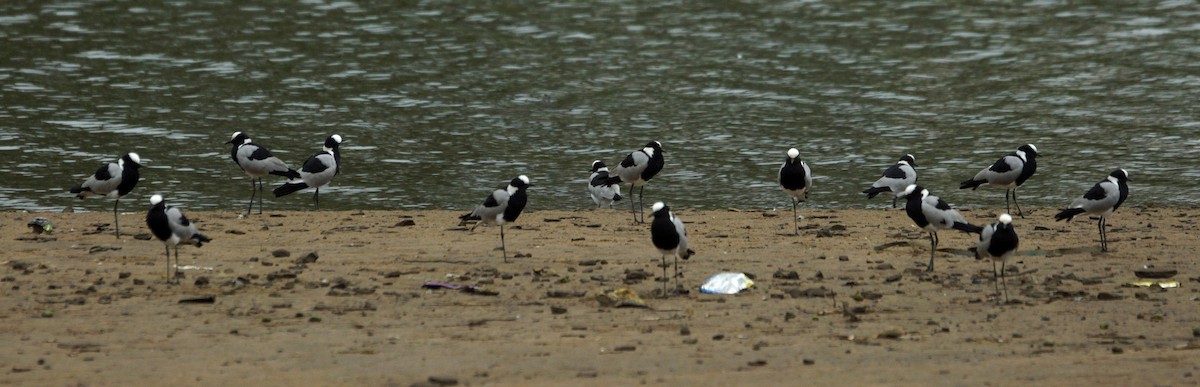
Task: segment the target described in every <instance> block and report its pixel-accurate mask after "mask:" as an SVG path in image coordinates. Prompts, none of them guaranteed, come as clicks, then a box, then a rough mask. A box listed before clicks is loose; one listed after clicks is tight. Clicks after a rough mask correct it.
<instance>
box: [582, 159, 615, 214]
mask: <svg viewBox="0 0 1200 387" xmlns="http://www.w3.org/2000/svg"><path fill="white" fill-rule="evenodd" d="M588 193H589V194H591V195H592V201H594V202H596V207H597V208H604V207H612V205H613V202H615V201H619V200H621V184H620V178H615V179H614V178H613V177H612V176H609V174H608V166H607V165H604V162H603V161H600V160H596V161H593V162H592V175H591V177H589V178H588Z"/></svg>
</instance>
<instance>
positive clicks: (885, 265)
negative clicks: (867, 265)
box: [875, 263, 896, 270]
mask: <svg viewBox="0 0 1200 387" xmlns="http://www.w3.org/2000/svg"><path fill="white" fill-rule="evenodd" d="M895 269H896V267H895V266H892V264H890V263H881V264H878V265H875V270H895Z"/></svg>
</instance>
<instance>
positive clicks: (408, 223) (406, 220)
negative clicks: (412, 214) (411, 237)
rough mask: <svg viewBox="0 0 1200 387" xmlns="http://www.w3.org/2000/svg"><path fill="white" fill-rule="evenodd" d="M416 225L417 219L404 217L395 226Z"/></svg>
mask: <svg viewBox="0 0 1200 387" xmlns="http://www.w3.org/2000/svg"><path fill="white" fill-rule="evenodd" d="M416 225H417V222H416V221H414V220H412V219H404V220H401V221H399V222H396V226H395V227H412V226H416Z"/></svg>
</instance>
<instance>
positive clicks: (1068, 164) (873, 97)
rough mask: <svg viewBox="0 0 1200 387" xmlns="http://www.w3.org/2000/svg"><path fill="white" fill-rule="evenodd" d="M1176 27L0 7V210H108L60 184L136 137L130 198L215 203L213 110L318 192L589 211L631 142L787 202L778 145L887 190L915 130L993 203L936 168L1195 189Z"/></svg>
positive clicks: (734, 202)
mask: <svg viewBox="0 0 1200 387" xmlns="http://www.w3.org/2000/svg"><path fill="white" fill-rule="evenodd" d="M1197 36H1200V7H1198V6H1197V5H1196V4H1194V3H1193V2H1190V1H1163V2H1148V1H1137V2H1107V1H1105V2H1100V1H1097V2H1057V1H1033V2H1021V3H1013V2H979V3H973V4H962V3H960V2H941V1H887V2H875V1H861V2H857V1H830V2H821V1H797V2H775V1H741V2H654V1H603V2H534V1H498V2H492V1H422V2H416V1H399V2H350V1H340V2H339V1H332V2H327V1H299V2H294V1H271V2H261V1H260V2H234V1H204V2H191V1H187V2H184V1H175V2H159V1H140V0H134V1H94V2H93V1H88V2H57V1H55V2H42V1H10V2H0V176H3V180H2V181H0V208H4V209H30V210H54V209H59V208H62V207H64V206H68V205H75V206H76V207H79V208H82V209H88V210H107V209H108V208H110V207H109V205H110V204H109V203H108V202H106V201H103V200H99V199H92V200H88V201H85V202H83V203H79V202H78V201H77V200H75V199H74V198H73V197H72V195H70V194H69V193H67V192H66V188H68V187H70V186H72V185H75V184H78V183H79V182H81V181H82V180H83V178H85V177H86V176H87V175H88V174H90V173H91V172H92V171H94V170H95V169H96V168H97V167H98V166H99V165H100V164H101V163H105V162H110V161H113V160H115V159H116V158H117V156H118V155H120V154H122V153H124V152H128V151H135V152H138V153H139V154H140V155H141V156H142V158H143V159H144V161H145V164H146V168H145V169H143V181H142V183H141V184H140V185H139V186H138V188H137V189H136V190H135V191H134V192H133V194H132V195H131V196H132V197H131V198H129V199H128V200H129V201H130V202H131V204H127V205H126V206H127V207H125V208H126V209H132V208H136V206H138V205H146V206H148V205H149V204H148V201H147V200H148V198H149V196H150V195H152V194H154V193H162V194H164V195H165V196H167V197H168V200H170V201H171V202H172V203H175V204H183V205H185V206H187V207H188V208H192V209H238V208H241V206H244V204H245V200H246V199H247V198H248V196H249V195H248V194H249V193H248V192H247V191H248V190H249V183H248V182H247V178H246V177H245V176H244V175H243V174H242V173H241V171H240V170H238V169H237V167H236V166H235V165H234V164H233V162H232V161H230V160H229V156H228V155H229V149H228V148H227V147H226V146H225V145H223V143H224V142H225V141H227V140H228V139H229V136H230V134H231V133H232V132H234V131H245V132H247V133H249V134H250V135H251V136H253V137H254V139H255V140H256V141H257V142H259V143H261V144H264V145H266V146H268V147H270V148H272V150H274V151H275V152H276V154H277V155H278V156H280V157H281V158H283V159H284V160H285V161H287V162H289V164H291V165H293V166H295V167H298V166H299V164H300V163H301V162H302V160H303V159H305V158H306V157H308V156H309V155H311V154H312V153H314V152H316V151H317V150H319V147H320V144H321V141H322V140H323V139H324V138H325V137H326V136H328V135H329V134H333V133H338V134H341V135H342V136H343V137H344V138H346V139H347V143H346V145H345V146H344V147H343V163H344V166H343V168H342V174H341V175H340V176H338V177H337V179H335V180H334V185H333V186H332V187H331V188H329V189H322V200H321V204H322V207H323V208H329V209H349V208H362V209H399V208H438V209H440V208H454V209H467V208H470V207H472V206H474V205H475V204H476V203H478V202H479V201H481V200H482V199H483V197H484V196H485V195H486V194H487V193H488V192H490V190H491V189H494V188H496V187H497V186H500V185H503V184H504V183H505V182H507V181H508V180H510V179H512V178H513V177H515V176H516V175H518V174H526V175H529V176H530V177H531V178H532V179H533V181H534V183H535V184H537V186H535V187H534V188H533V189H531V191H530V203H531V204H530V205H531V207H530V208H531V209H536V208H542V209H569V208H586V207H590V206H592V203H591V200H590V199H588V198H587V195H586V189H585V184H586V183H585V181H586V178H587V176H588V167H589V165H590V163H591V161H592V160H594V159H601V160H605V161H606V162H608V163H609V164H610V165H613V164H615V163H617V162H619V160H620V158H621V157H623V156H624V155H625V154H626V153H628V152H629V151H631V150H633V149H635V148H638V147H640V146H641V145H642V144H644V143H646V142H647V141H649V140H659V141H662V142H663V144H664V147H665V149H666V157H667V167H666V169H664V171H663V174H662V175H660V176H659V177H657V178H656V179H655V180H654V181H653V182H651V183H650V185H649V186H648V187H647V190H646V193H647V197H646V200H647V201H648V202H653V201H657V200H664V201H667V202H669V203H671V204H672V205H674V206H676V207H698V208H725V207H738V208H749V207H782V206H785V205H787V203H788V202H787V198H786V196H785V195H784V194H783V193H782V192H781V191H780V190H779V189H778V188H777V187H776V185H775V182H774V174H775V171H776V169H777V168H778V165H779V163H780V162H781V161H782V160H783V158H784V153H785V152H786V150H787V149H788V148H789V147H796V148H798V149H800V151H801V153H802V157H804V158H805V159H807V160H808V161H809V163H810V164H811V165H812V169H813V171H814V174H815V175H816V178H815V184H814V185H815V188H814V191H813V192H812V194H811V201H810V203H809V204H808V205H810V206H816V207H826V208H852V207H862V206H872V207H883V206H887V205H889V204H890V203H888V202H886V201H885V200H881V199H877V200H876V201H870V202H868V201H866V200H864V199H863V197H862V195H861V194H859V193H858V192H859V191H861V190H862V189H863V188H865V187H867V186H869V185H870V183H871V182H872V181H874V180H875V178H877V177H878V174H879V173H880V172H881V171H882V170H883V168H885V167H886V166H887V165H889V164H891V163H892V162H894V161H895V160H896V159H897V158H898V157H899V156H900V155H902V154H904V153H913V154H915V155H916V157H917V162H918V164H920V168H918V170H919V173H920V175H921V181H922V184H923V185H925V186H927V187H928V188H930V189H931V190H932V191H934V192H935V194H938V195H940V196H942V197H943V198H945V199H946V200H947V201H949V202H951V203H953V204H955V205H958V206H962V207H975V206H987V207H997V206H1000V207H1003V204H1004V202H1003V191H1002V190H999V189H993V190H980V191H974V192H972V191H961V190H958V189H957V186H958V184H957V183H958V182H959V181H961V180H963V179H966V178H968V177H970V176H972V175H973V174H974V173H975V172H977V171H978V170H979V169H982V168H984V167H985V166H987V165H989V164H990V163H991V162H993V161H994V160H995V159H996V158H998V157H999V156H1001V155H1003V154H1005V153H1008V152H1011V151H1012V150H1014V149H1015V148H1016V147H1017V146H1018V145H1021V144H1024V143H1034V144H1036V145H1037V146H1038V149H1039V150H1040V151H1041V153H1042V157H1041V158H1040V159H1039V162H1040V163H1039V171H1038V174H1037V175H1036V176H1034V177H1033V178H1032V179H1031V180H1030V181H1029V182H1028V183H1026V185H1025V186H1024V187H1023V188H1022V189H1021V190H1020V197H1021V199H1022V205H1023V206H1045V207H1058V206H1063V205H1065V204H1067V203H1069V202H1070V200H1071V199H1072V198H1074V197H1076V196H1078V195H1081V194H1082V193H1083V192H1084V191H1085V190H1086V189H1087V188H1089V187H1090V186H1091V185H1092V184H1093V183H1095V182H1096V181H1099V180H1101V179H1102V178H1103V177H1104V176H1105V175H1106V174H1107V173H1108V172H1109V171H1110V170H1112V169H1113V168H1117V167H1123V168H1126V169H1128V170H1129V171H1130V173H1131V176H1132V178H1133V179H1134V180H1135V182H1134V183H1133V187H1132V191H1133V194H1132V195H1133V196H1132V198H1131V199H1130V202H1129V203H1130V205H1143V204H1165V205H1187V206H1193V205H1196V204H1197V202H1198V201H1197V199H1196V195H1195V194H1194V192H1195V191H1196V190H1197V185H1198V184H1200V183H1198V182H1200V162H1197V161H1196V160H1197V158H1198V156H1200V136H1198V135H1197V134H1198V130H1200V119H1198V117H1197V115H1196V110H1195V109H1194V108H1193V106H1194V105H1195V103H1196V98H1197V96H1200V60H1197V58H1200V44H1198V42H1197ZM268 180H269V181H270V180H271V179H268ZM272 183H274V184H275V185H277V184H278V183H280V181H278V180H274V181H272ZM626 193H627V191H626ZM309 200H310V195H307V194H304V193H303V192H302V193H300V194H296V195H292V196H289V197H284V198H279V199H273V198H268V201H267V209H268V211H270V210H271V209H296V208H307V206H309V205H310V201H309ZM132 203H138V204H132ZM622 203H624V202H622ZM131 206H132V207H131Z"/></svg>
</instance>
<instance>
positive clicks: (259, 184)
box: [246, 177, 263, 215]
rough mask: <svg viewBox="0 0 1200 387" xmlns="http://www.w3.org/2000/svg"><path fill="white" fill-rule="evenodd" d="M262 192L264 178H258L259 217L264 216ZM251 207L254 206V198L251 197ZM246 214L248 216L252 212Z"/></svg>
mask: <svg viewBox="0 0 1200 387" xmlns="http://www.w3.org/2000/svg"><path fill="white" fill-rule="evenodd" d="M262 191H263V182H262V178H261V177H260V178H258V214H259V215H262V210H263V203H262V202H263V192H262ZM251 195H253V194H251ZM250 205H251V206H253V205H254V196H250ZM246 213H247V214H248V213H250V211H246Z"/></svg>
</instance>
